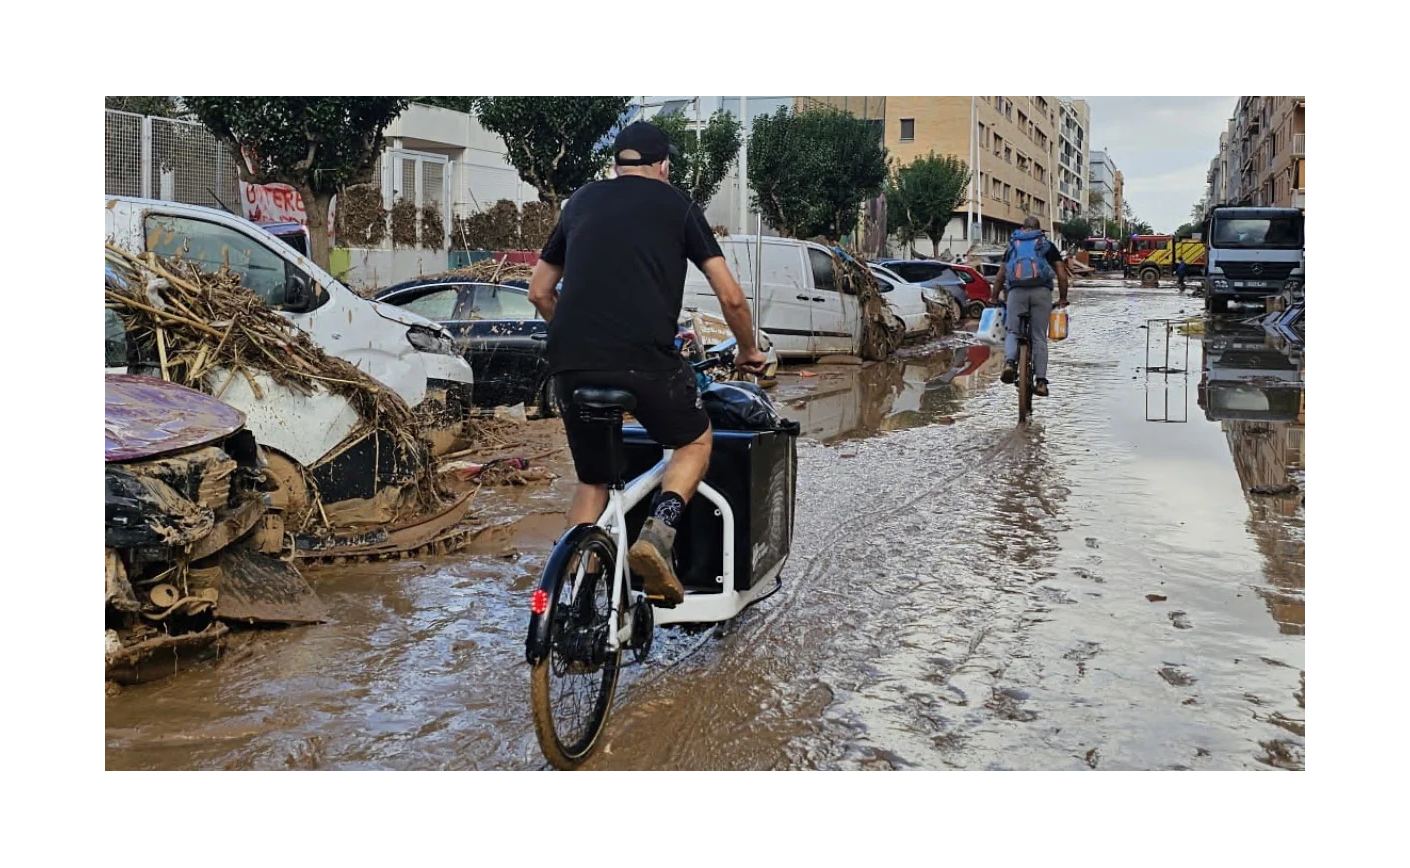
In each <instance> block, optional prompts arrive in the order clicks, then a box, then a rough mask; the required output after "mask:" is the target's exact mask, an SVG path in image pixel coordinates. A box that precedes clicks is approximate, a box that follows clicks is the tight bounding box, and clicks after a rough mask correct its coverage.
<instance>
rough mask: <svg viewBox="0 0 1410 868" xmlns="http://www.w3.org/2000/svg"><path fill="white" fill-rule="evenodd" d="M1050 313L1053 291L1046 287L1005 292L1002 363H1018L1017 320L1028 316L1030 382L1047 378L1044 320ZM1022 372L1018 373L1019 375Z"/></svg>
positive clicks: (1045, 325)
mask: <svg viewBox="0 0 1410 868" xmlns="http://www.w3.org/2000/svg"><path fill="white" fill-rule="evenodd" d="M1052 312H1053V291H1052V290H1051V289H1049V288H1048V287H1046V286H1033V287H1026V288H1024V289H1010V290H1009V291H1008V308H1007V310H1006V312H1005V313H1004V327H1005V328H1006V329H1008V333H1009V334H1008V337H1007V338H1005V339H1004V361H1008V362H1015V361H1018V317H1019V315H1020V314H1025V313H1026V314H1028V319H1029V321H1030V323H1031V325H1030V326H1029V335H1028V340H1029V344H1030V346H1031V347H1032V349H1031V350H1030V352H1032V353H1033V371H1034V374H1033V376H1034V379H1038V380H1046V379H1047V378H1048V317H1049V316H1051V315H1052ZM1022 373H1023V372H1022V371H1019V374H1020V375H1021V374H1022Z"/></svg>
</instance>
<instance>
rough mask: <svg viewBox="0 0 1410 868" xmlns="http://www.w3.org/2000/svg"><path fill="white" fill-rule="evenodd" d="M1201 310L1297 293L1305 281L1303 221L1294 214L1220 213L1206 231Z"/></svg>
mask: <svg viewBox="0 0 1410 868" xmlns="http://www.w3.org/2000/svg"><path fill="white" fill-rule="evenodd" d="M1204 238H1205V249H1206V251H1207V256H1208V260H1207V265H1206V268H1205V309H1206V310H1208V311H1209V312H1210V313H1225V312H1227V311H1228V310H1229V305H1230V304H1231V303H1258V304H1259V305H1260V306H1261V304H1262V302H1263V299H1264V298H1266V297H1268V296H1270V295H1278V294H1280V293H1283V292H1285V291H1287V292H1293V293H1296V292H1299V291H1301V290H1302V288H1303V285H1304V281H1305V272H1306V263H1305V252H1304V251H1305V239H1304V235H1303V215H1302V211H1301V210H1299V209H1297V208H1256V207H1219V208H1215V209H1214V210H1213V211H1212V212H1211V213H1210V215H1209V217H1208V219H1207V220H1206V222H1205V227H1204Z"/></svg>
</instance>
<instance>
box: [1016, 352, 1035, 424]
mask: <svg viewBox="0 0 1410 868" xmlns="http://www.w3.org/2000/svg"><path fill="white" fill-rule="evenodd" d="M1031 362H1032V358H1031V356H1030V355H1029V348H1028V343H1027V342H1026V341H1025V342H1024V343H1021V344H1019V347H1018V421H1019V422H1027V421H1028V417H1029V416H1031V415H1032V414H1033V369H1032V368H1031V367H1030V364H1031Z"/></svg>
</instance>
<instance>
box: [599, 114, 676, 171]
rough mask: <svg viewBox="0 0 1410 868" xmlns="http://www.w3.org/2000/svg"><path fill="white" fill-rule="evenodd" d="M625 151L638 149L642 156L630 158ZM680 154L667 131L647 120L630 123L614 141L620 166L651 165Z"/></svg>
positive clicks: (614, 150)
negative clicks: (624, 153) (624, 155)
mask: <svg viewBox="0 0 1410 868" xmlns="http://www.w3.org/2000/svg"><path fill="white" fill-rule="evenodd" d="M623 151H636V152H637V153H638V154H640V155H641V157H640V159H636V158H632V159H628V158H626V157H623V156H622V152H623ZM680 155H681V154H680V151H678V150H676V146H675V145H673V144H671V140H670V139H669V138H667V136H666V131H665V130H663V129H661V128H660V127H658V126H656V125H655V124H649V123H647V122H646V121H637V122H636V123H634V124H628V125H627V127H626V129H624V130H622V131H621V132H620V133H618V134H617V140H616V141H614V142H613V143H612V156H613V158H614V159H615V160H616V162H617V165H619V166H651V165H655V164H656V163H659V162H661V161H662V160H664V159H666V158H667V157H672V158H674V157H679V156H680Z"/></svg>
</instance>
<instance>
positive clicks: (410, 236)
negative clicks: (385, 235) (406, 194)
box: [391, 199, 420, 247]
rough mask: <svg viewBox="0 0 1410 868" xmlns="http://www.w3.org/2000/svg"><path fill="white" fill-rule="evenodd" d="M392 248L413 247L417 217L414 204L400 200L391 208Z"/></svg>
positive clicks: (406, 200) (414, 244)
mask: <svg viewBox="0 0 1410 868" xmlns="http://www.w3.org/2000/svg"><path fill="white" fill-rule="evenodd" d="M391 213H392V246H393V247H415V246H416V224H417V222H418V219H417V218H418V217H419V216H420V215H419V214H418V212H417V208H416V203H415V202H413V201H411V200H410V199H400V200H398V201H397V203H396V204H395V205H393V206H392V212H391Z"/></svg>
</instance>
